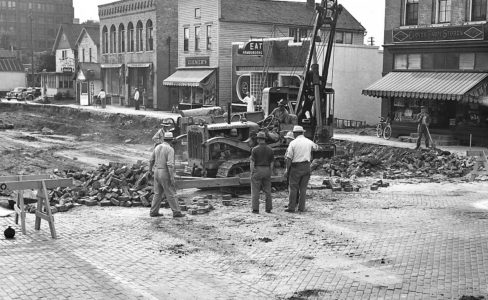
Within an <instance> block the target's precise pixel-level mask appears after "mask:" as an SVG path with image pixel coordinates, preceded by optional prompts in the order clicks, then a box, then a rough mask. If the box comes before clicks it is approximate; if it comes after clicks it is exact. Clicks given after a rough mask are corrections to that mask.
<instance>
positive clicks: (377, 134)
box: [376, 124, 383, 138]
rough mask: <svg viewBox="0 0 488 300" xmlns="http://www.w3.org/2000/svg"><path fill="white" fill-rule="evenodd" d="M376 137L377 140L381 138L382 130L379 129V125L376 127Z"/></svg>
mask: <svg viewBox="0 0 488 300" xmlns="http://www.w3.org/2000/svg"><path fill="white" fill-rule="evenodd" d="M376 136H377V137H379V138H380V137H382V136H383V128H382V127H381V124H378V125H377V126H376Z"/></svg>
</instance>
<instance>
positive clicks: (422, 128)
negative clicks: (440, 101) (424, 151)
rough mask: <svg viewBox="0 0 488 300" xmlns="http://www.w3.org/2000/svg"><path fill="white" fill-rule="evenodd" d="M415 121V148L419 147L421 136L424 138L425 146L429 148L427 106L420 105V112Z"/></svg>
mask: <svg viewBox="0 0 488 300" xmlns="http://www.w3.org/2000/svg"><path fill="white" fill-rule="evenodd" d="M417 123H418V125H417V133H418V135H419V137H418V138H417V147H415V149H416V150H417V149H419V148H420V144H421V143H422V137H424V139H425V147H427V148H429V141H430V139H431V137H430V134H429V125H430V115H429V112H428V110H427V107H425V106H421V107H420V114H419V115H418V117H417Z"/></svg>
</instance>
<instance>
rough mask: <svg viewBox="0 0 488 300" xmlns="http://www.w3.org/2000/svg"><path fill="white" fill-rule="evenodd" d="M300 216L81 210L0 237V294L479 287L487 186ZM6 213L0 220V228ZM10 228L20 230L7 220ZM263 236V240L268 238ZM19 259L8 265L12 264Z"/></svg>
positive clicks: (336, 206) (319, 293)
mask: <svg viewBox="0 0 488 300" xmlns="http://www.w3.org/2000/svg"><path fill="white" fill-rule="evenodd" d="M310 193H311V196H312V197H313V200H312V201H310V202H309V206H308V207H309V211H308V212H307V213H305V214H294V215H290V214H286V213H284V212H282V207H283V205H284V204H285V199H284V193H281V194H280V195H279V196H278V197H277V199H276V200H275V205H274V206H275V208H276V209H275V212H274V213H273V214H270V215H269V214H260V215H252V214H250V213H249V208H248V207H244V206H237V207H223V206H220V205H219V204H218V203H215V206H216V208H217V209H216V210H215V211H213V212H212V213H210V214H209V215H199V216H188V217H186V218H183V219H180V220H173V219H171V218H169V217H168V215H169V211H167V210H166V211H164V213H165V214H166V217H163V218H158V219H154V218H149V217H147V214H148V211H147V209H144V208H119V207H108V208H101V207H95V208H88V207H79V208H76V209H74V210H72V211H70V212H69V213H63V214H56V215H55V218H56V227H57V231H58V235H59V239H58V240H51V239H50V238H49V236H50V235H49V230H48V228H47V224H46V223H43V224H42V230H41V231H40V232H35V231H34V230H33V227H34V220H33V219H34V218H33V216H32V215H29V216H28V221H27V225H28V235H27V236H23V235H22V234H21V233H20V231H19V230H18V237H17V239H15V240H13V241H7V240H4V239H3V237H1V238H0V266H2V267H1V268H0V287H1V288H0V299H305V298H308V299H459V297H460V296H462V295H474V296H480V295H483V296H485V297H486V296H487V295H488V282H487V281H488V276H487V272H488V261H487V260H488V257H487V256H486V255H485V254H486V253H487V251H488V233H486V230H485V228H486V227H487V225H488V211H483V210H480V209H479V208H476V207H475V206H473V205H472V204H473V203H475V202H477V201H482V200H488V193H486V192H483V191H481V190H480V189H476V188H469V187H463V188H462V189H461V190H459V191H455V192H453V191H444V190H443V186H442V185H439V186H437V188H436V189H435V190H431V191H423V192H416V193H406V192H389V191H388V189H384V190H381V191H380V192H374V193H369V192H365V193H361V194H342V193H339V194H335V195H333V196H334V198H336V199H337V201H330V198H329V197H324V196H323V195H321V191H316V190H313V191H310ZM12 223H13V222H12V218H0V228H5V227H6V226H7V225H11V224H12ZM16 228H17V229H18V227H16ZM266 238H269V239H270V240H267V239H266ZM14 261H15V262H17V265H15V264H14V263H13V262H14Z"/></svg>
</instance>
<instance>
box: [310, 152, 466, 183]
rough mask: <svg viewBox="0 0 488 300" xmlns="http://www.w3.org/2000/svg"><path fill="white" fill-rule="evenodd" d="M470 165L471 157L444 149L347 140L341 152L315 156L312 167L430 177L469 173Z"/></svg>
mask: <svg viewBox="0 0 488 300" xmlns="http://www.w3.org/2000/svg"><path fill="white" fill-rule="evenodd" d="M473 165H474V159H473V158H472V157H460V156H458V155H456V154H452V153H450V152H447V151H441V150H435V149H423V150H420V151H417V150H413V149H405V148H393V147H387V146H380V145H366V144H348V145H346V147H345V151H344V154H342V155H336V156H335V157H332V158H330V159H316V160H314V161H313V163H312V169H313V170H323V171H325V172H326V173H328V174H330V175H332V176H340V177H346V178H349V177H353V176H354V177H365V176H378V175H382V177H383V178H386V179H403V178H429V177H432V176H434V175H442V176H446V177H449V178H456V177H463V176H465V175H467V174H468V173H470V172H471V171H472V169H473Z"/></svg>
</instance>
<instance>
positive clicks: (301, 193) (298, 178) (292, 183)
mask: <svg viewBox="0 0 488 300" xmlns="http://www.w3.org/2000/svg"><path fill="white" fill-rule="evenodd" d="M304 132H305V130H303V127H302V126H294V127H293V135H294V136H295V139H294V140H292V141H291V142H290V144H289V146H288V149H287V150H286V154H285V160H286V171H285V174H284V176H285V178H286V179H288V190H289V193H290V194H289V195H288V208H287V209H286V210H285V211H286V212H290V213H293V212H295V208H296V206H297V201H298V211H300V212H303V211H305V200H306V199H305V198H306V196H307V185H308V181H309V180H310V173H311V171H310V162H311V161H312V150H316V149H318V147H319V146H318V145H317V144H315V143H314V142H312V141H311V140H309V139H307V138H306V137H305V136H304V135H303V133H304Z"/></svg>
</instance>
